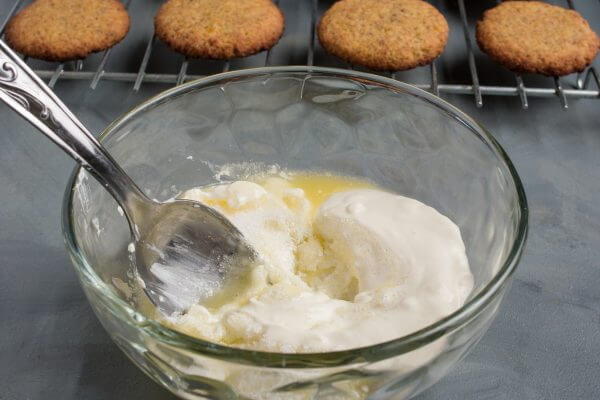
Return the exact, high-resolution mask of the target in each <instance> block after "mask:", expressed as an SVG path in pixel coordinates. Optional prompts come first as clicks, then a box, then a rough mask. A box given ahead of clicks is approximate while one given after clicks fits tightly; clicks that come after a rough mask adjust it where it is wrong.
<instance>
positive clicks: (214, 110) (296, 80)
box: [69, 70, 524, 306]
mask: <svg viewBox="0 0 600 400" xmlns="http://www.w3.org/2000/svg"><path fill="white" fill-rule="evenodd" d="M373 79H374V80H370V79H365V77H364V75H363V74H353V73H352V72H351V71H348V72H347V73H342V72H319V71H316V72H315V71H313V72H311V73H307V72H305V71H304V72H303V71H297V72H294V71H290V70H286V71H279V72H278V71H276V70H274V71H269V72H267V71H258V72H246V73H238V74H237V75H236V76H232V75H231V74H229V75H227V76H215V77H212V78H211V79H209V80H203V81H201V82H197V83H191V84H187V85H185V86H184V87H180V88H177V89H175V90H172V91H170V92H169V93H167V94H165V95H161V96H159V97H157V98H155V99H153V100H151V101H149V102H148V103H146V104H144V105H142V106H141V107H139V108H137V109H136V110H134V111H133V112H132V113H129V114H127V115H126V116H125V117H123V118H122V119H121V120H119V121H117V122H116V123H115V124H113V125H111V126H110V127H109V128H108V129H107V131H106V132H105V133H104V134H103V137H102V141H103V144H104V145H105V146H106V147H107V148H108V149H109V151H110V152H111V154H112V155H113V156H114V157H115V159H116V160H117V161H118V162H119V163H121V165H123V166H124V167H125V169H126V171H127V172H128V173H129V174H130V175H131V176H132V178H133V179H134V180H135V181H136V182H137V183H138V184H139V186H140V187H141V188H142V189H143V190H144V191H145V192H146V194H148V195H149V197H151V198H155V199H157V200H161V201H162V200H167V199H169V198H171V197H173V196H176V195H177V194H178V193H180V192H182V191H184V190H187V189H189V188H192V187H197V186H202V185H207V184H212V183H216V182H218V181H219V179H220V180H225V181H226V180H235V179H238V178H240V177H243V175H244V174H246V173H248V171H249V168H252V167H253V166H254V167H255V166H257V165H259V166H260V165H262V166H263V167H269V166H273V165H277V166H278V167H279V168H282V169H290V170H315V171H328V172H334V173H339V174H343V175H352V176H358V177H365V178H367V179H369V180H371V181H373V182H375V183H377V184H378V185H380V186H382V187H383V188H386V189H388V190H390V191H393V192H396V193H399V194H402V195H405V196H409V197H413V198H415V199H417V200H420V201H422V202H424V203H426V204H428V205H430V206H433V207H435V208H436V209H438V210H439V211H440V212H442V213H443V214H445V215H446V216H448V217H449V218H451V219H452V220H453V221H454V222H455V223H456V224H457V225H458V226H459V227H460V229H461V233H462V235H463V239H464V241H465V244H466V248H467V255H468V257H469V262H470V266H471V269H472V272H473V275H474V277H475V289H474V291H473V293H472V295H471V296H472V297H473V296H476V295H477V293H479V292H480V291H481V290H482V289H483V288H484V287H485V286H486V285H487V284H488V283H489V282H490V281H491V279H492V278H493V277H494V275H495V274H496V273H497V272H498V271H499V270H500V269H501V268H502V267H503V265H504V264H505V263H506V260H507V257H508V255H509V253H510V252H511V250H512V249H513V247H514V246H515V242H516V241H517V235H518V231H519V225H520V224H522V218H523V215H522V214H523V206H524V204H523V203H524V198H522V194H520V190H521V189H520V183H519V182H518V178H517V181H515V176H514V174H513V173H514V171H511V166H510V162H509V161H507V159H506V158H505V155H504V154H503V152H502V151H501V149H500V148H499V147H497V145H496V144H495V143H494V142H493V140H492V139H490V137H488V136H487V134H486V133H485V132H484V131H483V130H482V128H480V127H479V126H478V125H477V124H476V123H475V122H473V121H472V120H470V119H468V117H466V116H464V115H463V114H462V113H460V112H458V111H457V110H455V109H454V108H453V107H451V106H449V105H448V104H447V103H444V102H443V101H441V100H439V99H437V98H435V97H433V96H431V95H429V94H427V93H425V92H423V91H420V90H418V89H414V88H411V87H408V86H405V85H402V84H399V83H397V82H394V81H391V80H386V79H385V78H373ZM375 79H376V80H375ZM259 169H260V167H259ZM69 218H71V226H72V233H73V235H74V239H75V242H76V243H77V246H78V250H79V252H80V254H81V255H82V256H83V257H84V258H85V259H86V260H87V264H89V266H90V267H91V268H92V269H93V272H94V273H95V275H97V276H98V277H99V279H100V280H101V281H103V282H104V284H106V285H108V286H109V287H114V288H115V293H116V294H117V295H118V296H120V297H121V298H122V299H123V300H125V301H127V302H130V303H131V304H132V305H133V306H137V305H136V304H135V298H134V297H131V295H130V293H128V290H127V289H126V284H127V282H128V281H129V280H130V279H131V277H132V274H131V266H130V263H129V259H128V252H127V245H128V243H129V242H130V233H129V230H128V227H127V224H126V222H125V219H124V217H123V216H122V215H121V213H120V212H119V210H118V207H117V204H116V202H115V201H114V200H113V199H112V198H111V197H110V195H109V194H108V193H107V192H106V191H105V190H103V188H102V187H101V186H100V185H99V184H97V183H96V182H95V181H94V180H93V178H91V177H89V175H88V174H87V173H86V172H85V171H83V170H81V171H80V172H79V173H78V176H77V177H76V179H75V185H74V188H73V196H72V204H71V205H70V213H69Z"/></svg>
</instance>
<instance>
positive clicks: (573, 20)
mask: <svg viewBox="0 0 600 400" xmlns="http://www.w3.org/2000/svg"><path fill="white" fill-rule="evenodd" d="M477 43H479V47H480V48H481V50H483V51H484V52H485V53H487V54H488V55H489V56H490V57H491V58H492V59H494V60H495V61H497V62H498V63H500V64H502V65H504V66H505V67H507V68H508V69H511V70H513V71H517V72H530V73H538V74H543V75H548V76H561V75H567V74H570V73H573V72H577V71H582V70H583V69H585V67H586V66H588V65H589V64H590V63H591V62H592V61H593V60H594V57H596V53H597V52H598V48H599V47H600V39H599V38H598V35H596V33H595V32H594V31H592V29H591V28H590V26H589V24H588V23H587V21H586V20H585V19H583V17H582V16H581V15H579V13H577V12H576V11H573V10H567V9H565V8H562V7H557V6H553V5H550V4H546V3H542V2H539V1H509V2H505V3H504V2H503V3H501V4H499V5H498V6H496V7H494V8H492V9H489V10H487V11H486V12H485V13H484V14H483V17H482V19H481V20H480V21H479V22H477Z"/></svg>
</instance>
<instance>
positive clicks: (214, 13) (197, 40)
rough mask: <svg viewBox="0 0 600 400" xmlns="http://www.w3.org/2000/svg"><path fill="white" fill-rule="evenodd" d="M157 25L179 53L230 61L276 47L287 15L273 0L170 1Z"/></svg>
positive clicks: (161, 10)
mask: <svg viewBox="0 0 600 400" xmlns="http://www.w3.org/2000/svg"><path fill="white" fill-rule="evenodd" d="M154 27H155V31H156V35H157V36H158V37H159V38H160V39H161V40H162V41H164V42H165V43H166V44H167V45H168V46H169V47H171V48H172V49H173V50H175V51H177V52H179V53H183V54H185V55H186V56H189V57H198V58H212V59H221V60H223V59H225V60H228V59H230V58H233V57H245V56H248V55H250V54H254V53H258V52H259V51H262V50H266V49H270V48H271V47H273V46H274V45H275V43H277V41H278V40H279V38H280V37H281V35H282V34H283V28H284V17H283V13H282V12H281V10H279V8H278V7H277V6H276V5H275V4H273V2H272V1H271V0H169V1H167V2H166V3H164V4H163V5H162V6H161V8H160V10H159V11H158V13H157V14H156V17H155V18H154Z"/></svg>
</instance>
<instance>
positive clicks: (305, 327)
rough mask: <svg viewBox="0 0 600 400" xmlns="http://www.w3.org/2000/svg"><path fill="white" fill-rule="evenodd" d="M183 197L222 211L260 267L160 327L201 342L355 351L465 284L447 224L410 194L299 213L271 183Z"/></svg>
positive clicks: (339, 197)
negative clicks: (216, 299) (217, 298)
mask: <svg viewBox="0 0 600 400" xmlns="http://www.w3.org/2000/svg"><path fill="white" fill-rule="evenodd" d="M183 197H184V198H188V199H193V200H197V201H201V202H204V203H206V204H208V205H210V206H212V207H215V208H217V209H218V210H219V211H221V212H222V213H224V214H225V215H226V216H227V217H228V218H230V220H231V221H232V222H233V224H235V225H236V226H237V227H238V228H239V229H240V231H241V232H242V233H243V234H244V236H245V237H246V238H247V240H248V241H249V242H250V243H251V244H252V245H253V246H254V247H255V248H256V250H257V251H258V253H259V254H260V255H261V257H262V259H263V260H264V263H262V264H261V265H258V266H256V267H255V268H254V269H253V270H252V271H251V272H250V274H249V277H248V280H247V282H245V284H244V285H242V287H241V288H239V290H237V291H236V292H235V293H232V295H231V297H230V298H227V299H226V300H225V301H222V302H220V303H219V304H218V305H212V306H210V307H208V306H206V307H205V306H202V305H195V306H193V307H192V308H191V309H190V310H189V312H188V313H187V314H185V315H183V316H180V317H177V318H176V319H174V320H172V321H171V322H169V323H170V324H171V325H172V326H174V327H175V328H176V329H179V330H182V331H184V332H186V333H188V334H191V335H195V336H199V337H202V338H204V339H207V340H211V341H215V342H220V343H224V344H228V345H233V346H238V347H243V348H251V349H257V350H265V351H277V352H318V351H332V350H341V349H349V348H354V347H360V346H367V345H371V344H375V343H379V342H383V341H387V340H391V339H394V338H397V337H400V336H403V335H406V334H409V333H411V332H414V331H416V330H418V329H421V328H424V327H425V326H427V325H429V324H431V323H433V322H435V321H436V320H439V319H440V318H442V317H444V316H446V315H448V314H449V313H451V312H453V311H455V310H456V309H458V308H459V307H460V306H461V305H462V304H463V303H464V301H465V300H466V298H467V296H468V294H469V293H470V291H471V289H472V287H473V278H472V275H471V272H470V270H469V265H468V261H467V257H466V254H465V247H464V244H463V242H462V239H461V235H460V231H459V229H458V227H457V226H456V225H455V224H454V223H452V221H450V220H449V219H448V218H447V217H445V216H443V215H442V214H440V213H439V212H437V211H436V210H435V209H433V208H431V207H428V206H426V205H424V204H422V203H420V202H418V201H416V200H413V199H409V198H406V197H403V196H399V195H395V194H391V193H388V192H384V191H381V190H374V189H354V190H349V191H343V192H339V193H335V194H333V195H331V196H330V197H329V198H328V199H327V200H326V201H325V202H324V203H323V204H321V205H320V207H319V208H318V210H317V212H316V213H311V205H310V201H309V200H308V199H307V197H306V196H305V192H304V191H303V190H302V189H301V188H297V187H293V186H291V185H290V183H289V182H288V181H286V180H284V179H279V178H272V179H269V180H267V181H265V182H264V183H262V184H261V185H259V184H256V183H253V182H246V181H237V182H234V183H232V184H225V185H219V186H214V187H207V188H200V189H193V190H190V191H188V192H186V193H184V195H183ZM313 215H314V217H313Z"/></svg>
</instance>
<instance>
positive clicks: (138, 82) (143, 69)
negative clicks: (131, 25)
mask: <svg viewBox="0 0 600 400" xmlns="http://www.w3.org/2000/svg"><path fill="white" fill-rule="evenodd" d="M154 43H156V35H154V34H153V35H152V37H151V38H150V40H149V41H148V44H147V45H146V51H144V58H142V62H141V64H140V69H139V70H138V73H137V76H136V78H135V83H134V84H133V90H134V91H135V92H137V91H138V90H140V86H142V81H143V80H144V75H145V74H146V68H147V67H148V61H149V60H150V54H151V53H152V48H153V47H154Z"/></svg>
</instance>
